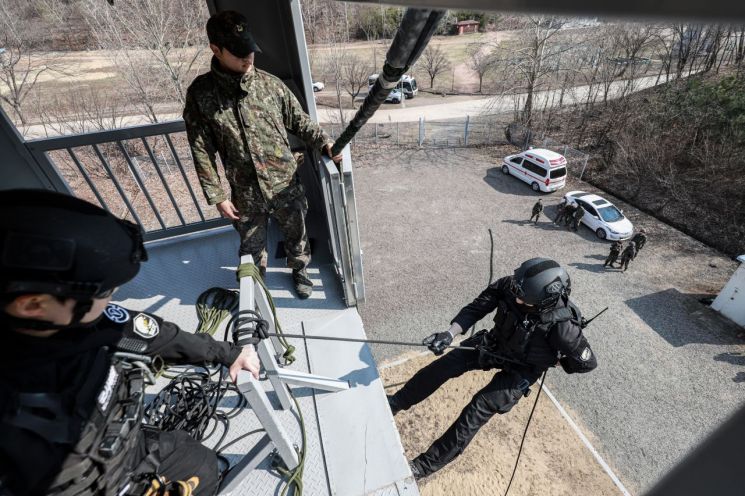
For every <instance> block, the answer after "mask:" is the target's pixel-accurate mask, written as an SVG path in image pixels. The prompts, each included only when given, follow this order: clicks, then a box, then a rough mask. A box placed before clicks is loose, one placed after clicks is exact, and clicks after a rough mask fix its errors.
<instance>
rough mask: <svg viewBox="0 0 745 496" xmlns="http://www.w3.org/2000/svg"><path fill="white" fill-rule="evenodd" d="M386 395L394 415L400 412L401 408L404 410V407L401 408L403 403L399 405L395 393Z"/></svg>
mask: <svg viewBox="0 0 745 496" xmlns="http://www.w3.org/2000/svg"><path fill="white" fill-rule="evenodd" d="M386 397H387V398H388V406H389V407H390V409H391V413H392V414H393V415H394V416H395V415H396V414H397V413H398V412H400V411H401V410H403V408H401V405H399V404H398V402H397V401H396V398H395V397H394V395H392V394H388V395H386Z"/></svg>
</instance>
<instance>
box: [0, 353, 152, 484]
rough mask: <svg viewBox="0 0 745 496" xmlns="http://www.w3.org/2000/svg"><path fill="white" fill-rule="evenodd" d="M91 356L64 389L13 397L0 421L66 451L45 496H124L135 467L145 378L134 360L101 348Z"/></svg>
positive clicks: (17, 394) (143, 372)
mask: <svg viewBox="0 0 745 496" xmlns="http://www.w3.org/2000/svg"><path fill="white" fill-rule="evenodd" d="M93 356H94V358H92V360H91V362H90V366H89V367H82V368H81V371H80V377H79V379H80V380H76V381H74V384H72V385H71V386H70V388H69V389H68V390H65V391H62V392H60V393H13V394H14V395H15V397H14V398H13V403H14V407H15V408H14V409H13V411H12V412H8V413H6V415H5V416H4V417H3V418H2V420H0V421H2V422H3V423H5V424H9V425H10V426H13V427H16V428H20V429H24V430H27V431H31V432H33V433H34V434H36V435H38V436H41V437H42V438H44V439H45V440H46V441H47V442H49V443H54V444H62V445H69V446H70V447H71V449H70V451H69V454H68V455H67V457H66V459H65V460H64V462H63V464H62V467H61V468H60V471H59V473H58V475H57V476H56V477H55V479H54V481H53V482H52V484H51V485H50V487H49V489H48V491H47V494H49V495H53V496H87V495H93V494H96V495H106V496H109V495H112V496H115V495H120V494H129V492H128V491H127V489H126V487H127V486H128V485H129V483H130V477H131V471H132V469H133V468H134V467H133V464H134V463H135V462H136V461H135V460H134V459H133V458H134V455H135V454H136V453H137V450H136V449H133V448H135V445H136V444H137V443H138V441H139V438H140V435H139V434H140V425H141V422H142V414H143V401H144V394H145V375H146V373H145V370H144V369H143V368H142V367H141V366H139V365H138V364H137V361H136V360H132V359H131V358H122V357H121V356H120V354H116V353H112V352H111V351H110V350H108V349H107V348H105V347H104V348H101V349H100V350H99V351H98V352H97V353H96V354H95V355H93ZM102 377H105V380H104V382H103V384H102V383H101V378H102ZM91 397H95V401H94V402H93V405H91V404H90V401H85V399H86V398H91ZM81 419H88V420H87V422H84V421H82V420H81ZM2 442H3V441H2V440H0V443H2ZM135 485H136V484H135ZM135 485H132V487H133V486H135Z"/></svg>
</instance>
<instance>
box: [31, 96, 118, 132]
mask: <svg viewBox="0 0 745 496" xmlns="http://www.w3.org/2000/svg"><path fill="white" fill-rule="evenodd" d="M117 96H118V95H116V94H114V91H113V90H103V91H101V90H98V89H95V90H94V89H92V88H90V87H82V86H80V85H77V84H71V85H70V86H69V87H68V88H67V89H66V90H64V91H59V92H56V93H55V94H54V95H53V96H52V98H51V99H50V100H49V101H48V102H46V103H45V104H44V105H43V107H42V106H40V108H39V109H38V111H37V114H38V115H39V117H40V119H41V123H42V126H43V128H44V132H45V133H46V135H47V136H50V135H55V134H56V135H63V134H83V133H88V132H91V131H104V130H107V129H117V128H120V127H123V126H124V124H125V121H126V119H125V117H124V114H125V112H124V109H123V105H122V104H121V101H122V99H121V98H117Z"/></svg>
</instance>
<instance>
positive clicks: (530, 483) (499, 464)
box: [381, 355, 621, 496]
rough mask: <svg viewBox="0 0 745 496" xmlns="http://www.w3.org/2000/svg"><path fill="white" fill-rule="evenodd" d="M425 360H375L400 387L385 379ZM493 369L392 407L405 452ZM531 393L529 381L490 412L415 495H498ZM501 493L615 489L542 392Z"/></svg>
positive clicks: (425, 438)
mask: <svg viewBox="0 0 745 496" xmlns="http://www.w3.org/2000/svg"><path fill="white" fill-rule="evenodd" d="M433 359H434V356H432V355H424V356H422V355H412V356H411V358H410V359H409V360H407V361H405V362H404V363H398V364H397V362H392V363H391V364H390V365H386V364H382V367H381V369H382V370H381V374H382V377H383V380H384V383H385V384H386V392H387V393H389V394H390V393H392V392H395V391H396V390H397V389H398V388H399V387H400V386H389V385H393V384H397V383H401V382H403V381H405V380H407V379H408V378H410V377H411V376H412V375H413V374H414V373H415V372H416V371H417V370H419V369H420V368H421V367H423V366H425V365H426V364H427V363H429V362H430V361H432V360H433ZM560 373H563V371H561V370H557V369H552V370H550V371H549V374H560ZM493 374H494V372H493V371H489V372H483V371H474V372H470V373H466V374H464V375H463V376H461V377H459V378H457V379H452V380H451V381H449V382H448V383H446V384H445V385H444V386H443V387H442V388H440V390H438V391H437V392H436V393H435V394H433V395H432V396H430V397H429V398H428V399H427V400H425V401H423V402H422V403H420V404H418V405H416V406H414V407H413V408H411V409H410V410H408V411H405V412H401V413H399V414H398V415H397V416H396V417H395V419H396V424H397V425H398V430H399V432H400V434H401V440H402V442H403V445H404V449H405V451H406V456H407V457H408V458H409V459H411V458H413V457H415V456H416V455H418V454H419V453H420V452H422V451H424V450H426V449H427V448H428V447H429V445H430V444H431V442H432V441H434V440H435V439H437V437H439V436H440V435H441V434H442V433H443V432H444V431H445V430H446V429H447V428H448V426H449V425H450V424H451V423H452V422H453V421H454V420H455V419H456V418H457V416H458V414H459V413H460V411H461V410H462V408H463V407H464V406H465V405H466V404H467V403H468V401H469V400H470V398H471V397H472V396H473V394H474V393H475V392H476V391H478V390H479V389H481V388H482V387H484V386H485V385H486V384H487V383H488V382H489V380H490V378H491V377H492V375H493ZM537 392H538V386H537V384H536V385H534V386H533V387H532V392H531V394H530V396H528V397H527V398H523V399H522V401H520V403H518V404H517V405H516V406H515V407H514V408H513V409H512V411H510V412H509V413H507V414H506V415H495V416H494V417H493V418H492V419H491V420H490V421H489V423H488V424H487V425H486V426H484V427H483V428H482V429H481V430H480V431H479V433H478V434H477V435H476V437H475V438H474V440H473V441H472V442H471V444H470V445H469V446H468V448H466V450H465V452H464V453H463V454H462V455H461V456H460V457H458V458H457V459H456V460H455V461H454V462H453V463H451V464H450V465H449V466H447V467H445V468H444V469H442V470H441V471H439V472H438V473H436V474H433V475H432V476H430V477H428V478H425V479H423V480H422V481H420V482H419V488H420V491H421V494H422V496H453V495H458V496H483V495H489V496H491V495H494V496H498V495H502V494H504V491H505V489H506V488H507V483H508V481H509V478H510V475H511V474H512V469H513V466H514V463H515V457H516V455H517V452H518V448H519V446H520V439H521V437H522V433H523V429H524V428H525V422H526V421H527V419H528V415H529V414H530V410H531V408H532V406H533V403H534V401H535V395H536V393H537ZM509 494H510V495H511V496H528V495H541V496H542V495H552V496H560V495H567V496H568V495H572V496H581V495H588V496H590V495H591V496H600V495H618V494H621V491H620V490H619V489H618V488H617V487H616V486H615V485H614V483H613V481H612V480H611V478H610V477H609V476H608V474H607V473H606V472H605V471H604V470H603V468H602V467H601V466H600V464H599V463H598V462H597V461H596V460H595V458H594V457H593V455H592V453H591V452H590V451H589V450H588V448H587V447H586V446H585V445H584V444H583V443H582V441H581V440H580V439H579V437H578V436H577V433H576V432H574V430H572V428H571V427H570V426H569V425H568V424H567V421H566V420H565V419H564V418H563V417H562V415H561V414H560V413H559V411H558V410H557V408H556V406H555V405H554V404H553V403H552V402H551V400H550V399H549V398H548V396H547V395H546V394H545V392H543V393H541V396H540V398H539V400H538V406H537V408H536V411H535V413H534V415H533V420H532V421H531V425H530V428H529V430H528V435H527V438H526V440H525V445H524V447H523V452H522V455H521V458H520V465H519V467H518V469H517V474H516V475H515V480H514V481H513V483H512V487H511V488H510V492H509Z"/></svg>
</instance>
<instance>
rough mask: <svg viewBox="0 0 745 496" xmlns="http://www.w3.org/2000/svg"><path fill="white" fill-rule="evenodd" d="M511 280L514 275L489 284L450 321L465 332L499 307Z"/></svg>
mask: <svg viewBox="0 0 745 496" xmlns="http://www.w3.org/2000/svg"><path fill="white" fill-rule="evenodd" d="M511 280H512V277H511V276H507V277H503V278H501V279H497V280H496V281H495V282H493V283H492V284H490V285H489V286H487V288H486V289H485V290H483V291H482V292H481V294H480V295H478V296H477V297H476V299H475V300H473V301H472V302H471V303H469V304H468V305H466V306H464V307H463V308H462V309H461V310H460V312H458V315H456V316H455V318H454V319H453V320H451V321H450V323H451V324H453V323H456V324H458V325H459V326H460V327H461V328H462V329H463V332H466V329H470V327H471V326H472V325H474V324H475V323H476V322H478V321H479V320H481V319H483V318H484V317H486V316H487V315H489V314H490V313H491V312H493V311H494V309H496V308H497V303H498V302H499V300H500V299H502V298H504V297H505V296H507V294H508V288H509V285H510V281H511Z"/></svg>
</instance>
